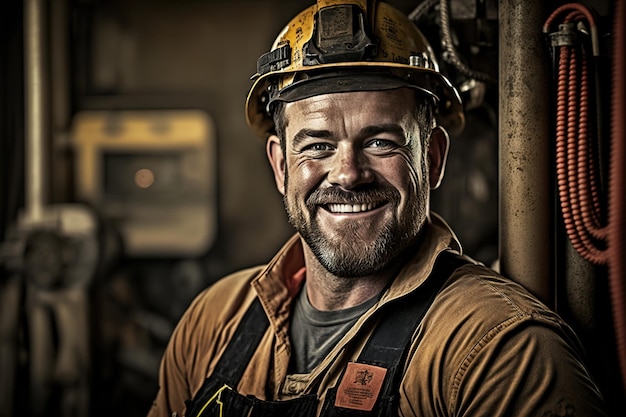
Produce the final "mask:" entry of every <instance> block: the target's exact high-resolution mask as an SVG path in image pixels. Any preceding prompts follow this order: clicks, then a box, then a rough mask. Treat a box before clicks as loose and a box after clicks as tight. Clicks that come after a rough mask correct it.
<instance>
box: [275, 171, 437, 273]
mask: <svg viewBox="0 0 626 417" xmlns="http://www.w3.org/2000/svg"><path fill="white" fill-rule="evenodd" d="M423 178H424V177H423ZM426 178H427V177H426ZM286 190H287V192H286V193H285V196H284V204H285V208H286V210H287V214H288V216H289V222H290V223H291V225H292V226H293V227H294V228H295V229H296V230H297V231H298V233H299V234H300V236H302V238H303V239H304V241H305V242H306V244H307V245H308V246H309V247H310V249H311V251H312V252H313V254H314V255H315V257H316V258H317V260H318V261H319V262H320V264H321V265H322V266H323V267H324V268H325V269H326V270H327V271H328V272H330V273H331V274H333V275H335V276H338V277H344V278H354V277H362V276H367V275H372V274H375V273H377V272H380V271H382V270H384V269H386V268H388V267H390V266H391V265H394V264H397V261H398V260H399V259H400V258H401V257H403V256H404V255H405V253H406V252H407V249H408V248H409V247H410V246H411V245H412V244H414V242H415V241H416V240H417V239H418V236H419V235H420V232H421V230H422V227H423V225H424V222H425V221H426V216H427V207H428V193H429V188H428V184H424V183H422V184H418V189H417V190H416V195H413V196H411V198H410V199H409V201H408V202H407V206H406V209H405V210H404V211H403V212H402V213H399V212H398V207H399V204H400V200H401V198H400V193H399V192H398V190H396V189H395V188H393V187H391V186H388V185H383V184H371V185H368V186H367V188H363V189H361V190H359V191H345V190H342V189H339V188H327V189H318V190H315V191H314V192H313V193H311V194H310V195H309V196H308V197H307V198H306V201H305V208H304V209H302V206H301V205H298V204H297V202H296V201H293V200H292V199H290V195H291V193H290V192H289V187H288V182H287V183H286ZM374 201H387V202H389V203H390V205H391V210H390V211H391V213H393V214H392V216H387V217H388V218H386V220H385V221H384V223H383V224H382V225H380V226H378V230H376V231H375V236H374V237H368V238H364V236H363V233H365V232H367V233H368V234H370V233H372V232H373V231H372V225H371V224H370V223H369V222H367V223H365V221H364V220H354V221H352V222H345V223H346V224H345V225H342V227H341V231H338V230H336V231H334V232H330V231H328V230H324V229H323V228H322V226H321V225H320V223H319V219H318V218H317V216H316V213H317V211H318V210H323V208H322V205H323V204H326V203H328V202H343V203H348V204H365V203H369V202H374Z"/></svg>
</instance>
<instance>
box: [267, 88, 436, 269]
mask: <svg viewBox="0 0 626 417" xmlns="http://www.w3.org/2000/svg"><path fill="white" fill-rule="evenodd" d="M415 108H416V105H415V95H414V92H413V91H412V90H409V89H398V90H391V91H376V92H350V93H337V94H326V95H322V96H316V97H312V98H307V99H303V100H300V101H297V102H294V103H289V104H287V105H286V106H285V109H284V111H285V117H286V120H287V125H286V128H285V131H284V134H285V141H286V152H285V155H284V160H280V155H276V153H278V152H279V151H278V150H275V153H274V155H275V157H276V158H278V159H279V161H273V162H272V166H273V168H274V171H275V174H276V179H277V183H278V185H279V189H280V188H281V185H282V190H281V191H282V192H283V194H284V202H285V207H286V209H287V213H288V215H289V219H290V222H291V223H292V225H293V226H294V227H295V228H296V230H297V231H298V232H299V233H300V235H301V236H302V238H303V239H304V241H305V242H306V244H307V245H308V246H309V247H310V249H311V251H312V252H313V253H314V254H315V256H316V257H317V259H318V260H319V262H320V263H321V264H322V265H323V266H324V267H325V268H326V269H327V270H328V271H329V272H331V273H332V274H334V275H336V276H341V277H359V276H365V275H372V274H374V273H377V272H379V271H382V270H384V269H385V268H387V267H388V266H390V265H391V264H392V262H393V261H394V260H395V259H397V258H398V256H400V255H402V253H403V251H404V249H406V248H407V247H408V246H409V245H411V244H412V243H413V242H414V241H415V240H416V238H417V236H418V235H419V233H420V231H421V228H422V226H423V224H424V222H425V219H426V216H427V212H428V199H429V191H430V182H429V162H428V154H427V150H426V149H424V147H423V141H422V140H421V139H420V135H425V134H429V133H430V128H429V127H428V126H419V125H418V123H417V121H416V119H415ZM422 132H426V133H422ZM271 140H274V141H277V140H278V139H277V138H271V139H270V141H271ZM270 146H271V145H268V153H269V154H270V160H272V159H273V157H272V155H271V154H272V152H271V151H270ZM275 146H276V147H279V145H276V144H275ZM281 154H282V152H281Z"/></svg>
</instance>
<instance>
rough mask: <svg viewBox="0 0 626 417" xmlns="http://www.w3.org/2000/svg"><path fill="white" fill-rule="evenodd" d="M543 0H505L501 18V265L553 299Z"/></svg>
mask: <svg viewBox="0 0 626 417" xmlns="http://www.w3.org/2000/svg"><path fill="white" fill-rule="evenodd" d="M544 9H545V6H544V4H543V2H542V1H539V0H534V1H528V0H503V1H500V3H499V16H500V25H501V26H500V36H499V38H500V48H499V49H500V59H499V64H500V82H499V88H500V103H499V108H500V127H499V131H500V133H499V135H500V138H499V142H500V155H499V159H500V236H499V242H500V265H501V272H503V273H504V274H505V275H507V276H510V277H511V278H513V279H514V280H516V281H518V282H520V283H521V284H523V285H524V286H526V288H528V289H529V290H530V291H531V292H533V293H534V294H535V295H537V296H538V297H539V298H541V299H542V300H543V301H544V302H546V303H548V304H549V305H553V302H552V292H553V290H552V288H551V287H552V285H551V278H552V276H553V271H552V269H551V259H552V258H553V254H552V252H553V243H552V242H553V236H552V233H551V232H550V230H551V225H550V218H551V202H550V187H551V176H550V168H549V155H550V152H549V149H550V148H549V146H550V145H549V140H550V135H549V128H550V122H549V117H550V114H549V102H550V101H549V84H548V80H549V66H548V63H547V61H548V59H547V54H546V51H545V44H544V42H543V39H542V36H541V26H542V24H543V21H544V19H545V17H546V16H545V10H544Z"/></svg>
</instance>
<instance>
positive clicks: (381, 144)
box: [367, 139, 397, 149]
mask: <svg viewBox="0 0 626 417" xmlns="http://www.w3.org/2000/svg"><path fill="white" fill-rule="evenodd" d="M367 147H368V148H376V149H392V148H396V147H397V146H396V144H395V143H394V142H392V141H390V140H385V139H373V140H371V141H369V142H368V144H367Z"/></svg>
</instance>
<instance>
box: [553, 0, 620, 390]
mask: <svg viewBox="0 0 626 417" xmlns="http://www.w3.org/2000/svg"><path fill="white" fill-rule="evenodd" d="M616 3H617V6H616V7H617V13H616V20H615V26H614V27H615V30H616V33H619V32H620V31H621V35H620V36H621V39H620V36H616V39H615V51H614V54H613V58H614V60H615V64H616V65H615V67H614V69H613V82H614V85H615V86H614V89H613V111H614V114H613V117H612V140H611V161H610V178H609V202H610V204H609V210H610V211H609V214H608V221H607V220H606V218H607V214H606V213H605V211H606V209H605V208H603V207H602V204H601V199H602V198H601V192H600V185H599V180H598V178H597V177H598V175H597V172H598V169H597V164H598V163H599V162H598V161H597V159H598V160H599V159H600V157H601V156H598V154H600V153H601V152H600V151H598V150H597V149H595V148H594V146H593V141H592V139H593V135H592V134H591V131H592V129H591V127H590V123H591V118H590V112H589V103H590V96H591V92H590V86H589V78H590V77H589V59H588V57H587V54H585V53H584V48H580V47H579V44H580V42H579V39H578V36H579V32H582V31H581V30H580V29H582V28H587V27H588V28H589V32H590V35H591V50H592V54H593V57H594V59H596V58H597V57H598V56H599V55H600V42H599V37H598V29H597V25H596V22H595V19H594V17H593V14H592V13H591V12H590V11H589V9H587V8H586V7H584V6H582V5H580V4H575V3H570V4H565V5H563V6H561V7H559V8H557V9H556V10H555V11H554V12H553V13H552V14H551V15H550V17H549V18H548V19H547V20H546V22H545V24H544V27H543V31H544V33H545V34H550V37H551V41H552V46H553V47H554V48H555V49H556V50H558V54H557V53H555V55H557V56H558V66H557V68H558V69H557V92H556V96H557V99H556V173H557V184H558V192H559V200H560V204H561V211H562V214H563V222H564V225H565V231H566V233H567V236H568V238H569V239H570V241H571V243H572V246H573V247H574V249H575V250H576V251H577V252H578V253H579V254H580V255H581V256H582V257H583V258H584V259H586V260H587V261H589V262H591V263H594V264H608V266H609V275H610V276H609V279H610V282H611V301H612V306H613V314H614V324H615V330H616V338H617V342H618V343H617V344H618V357H619V360H620V369H621V374H622V379H623V381H626V309H625V307H624V302H625V301H624V300H625V299H626V294H625V290H624V283H623V271H624V260H623V253H624V245H623V238H624V220H623V216H624V214H623V213H624V201H623V198H624V197H623V196H624V181H623V180H624V168H623V167H624V163H625V161H624V159H625V158H624V142H623V141H624V126H623V123H624V122H623V97H624V91H623V90H624V84H623V78H622V77H623V74H624V63H623V59H624V57H623V55H622V52H621V51H622V50H623V49H619V48H623V47H624V44H623V42H624V41H623V36H624V35H623V30H624V21H623V19H624V18H623V4H621V2H616ZM564 14H565V17H564V18H563V21H562V23H561V24H559V29H558V31H556V32H551V25H552V24H553V23H554V22H555V21H556V20H557V18H560V17H561V16H562V15H564ZM581 25H582V26H581ZM620 65H621V66H620ZM620 111H621V112H622V113H618V112H620ZM596 123H598V124H601V121H600V120H597V121H596ZM596 142H597V141H596Z"/></svg>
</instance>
